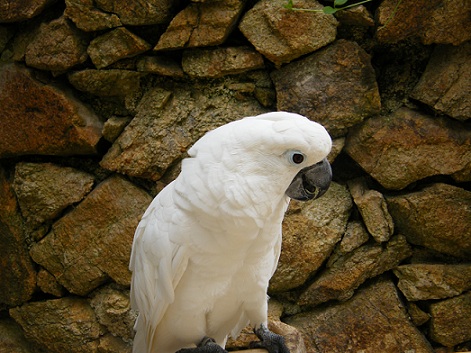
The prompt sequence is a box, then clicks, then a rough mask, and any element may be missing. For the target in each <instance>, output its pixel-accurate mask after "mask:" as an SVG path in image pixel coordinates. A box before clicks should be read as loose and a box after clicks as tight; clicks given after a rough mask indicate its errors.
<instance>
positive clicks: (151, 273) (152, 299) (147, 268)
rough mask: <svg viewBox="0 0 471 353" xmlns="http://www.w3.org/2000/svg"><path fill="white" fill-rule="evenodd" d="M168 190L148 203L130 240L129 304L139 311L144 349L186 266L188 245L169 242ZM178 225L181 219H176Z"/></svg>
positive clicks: (172, 223) (172, 214)
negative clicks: (131, 245)
mask: <svg viewBox="0 0 471 353" xmlns="http://www.w3.org/2000/svg"><path fill="white" fill-rule="evenodd" d="M177 214H178V212H177V211H176V210H175V205H174V204H173V202H172V199H171V188H166V189H164V190H163V191H162V192H161V193H160V194H159V195H158V196H157V197H156V198H155V199H154V200H153V201H152V203H151V204H150V206H149V208H148V209H147V211H146V212H145V214H144V216H143V217H142V219H141V222H140V223H139V225H138V227H137V229H136V232H135V235H134V241H133V247H132V253H131V260H130V266H129V268H130V270H131V271H132V272H133V275H132V281H131V305H132V307H133V308H135V309H137V310H138V311H139V319H138V321H139V330H138V333H140V334H141V335H142V332H139V331H142V328H144V335H143V337H142V338H144V340H145V346H146V348H147V349H149V348H150V347H152V345H153V342H152V340H153V337H154V333H155V330H156V327H157V325H158V324H159V322H160V321H161V320H162V317H163V316H164V314H165V312H166V310H167V308H168V306H169V305H170V304H171V303H172V302H173V301H174V295H175V292H174V290H175V288H176V286H177V285H178V282H179V281H180V279H181V277H182V275H183V273H184V272H185V269H186V267H187V264H188V251H187V246H185V245H182V244H177V243H175V242H173V241H172V239H171V238H170V237H169V234H172V232H173V230H174V229H175V227H176V226H177V219H176V218H177V217H178V216H177ZM179 221H180V222H181V219H180V220H179Z"/></svg>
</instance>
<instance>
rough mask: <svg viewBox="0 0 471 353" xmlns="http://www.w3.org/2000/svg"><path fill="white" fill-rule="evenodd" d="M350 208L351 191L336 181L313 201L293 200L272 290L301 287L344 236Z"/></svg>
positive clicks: (286, 222) (287, 215)
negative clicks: (320, 196) (321, 195)
mask: <svg viewBox="0 0 471 353" xmlns="http://www.w3.org/2000/svg"><path fill="white" fill-rule="evenodd" d="M351 208H352V199H351V197H350V194H349V193H348V191H347V189H346V188H345V186H342V185H340V184H337V183H332V184H331V186H330V188H329V190H328V191H327V192H326V194H325V195H324V196H323V197H322V198H320V199H318V200H316V201H314V202H307V203H301V202H296V201H291V205H290V208H289V210H288V212H287V214H286V216H285V219H284V222H283V243H282V251H281V255H280V260H279V263H278V267H277V269H276V272H275V274H274V275H273V277H272V278H271V280H270V287H269V290H270V292H281V291H286V290H289V289H292V288H296V287H299V286H301V285H302V284H304V282H306V280H307V279H308V278H309V277H310V276H311V275H313V274H314V273H315V272H316V271H317V270H318V269H319V267H320V266H321V265H322V263H323V262H324V261H325V260H326V259H327V258H328V257H329V255H330V254H331V252H332V250H333V249H334V247H335V244H337V243H338V242H339V240H340V239H341V238H342V235H343V233H344V232H345V228H346V226H347V220H348V217H349V216H350V211H351Z"/></svg>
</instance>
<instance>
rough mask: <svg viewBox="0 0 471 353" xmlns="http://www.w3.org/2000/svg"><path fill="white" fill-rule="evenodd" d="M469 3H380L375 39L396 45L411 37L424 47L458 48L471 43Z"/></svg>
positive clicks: (464, 0) (461, 0)
mask: <svg viewBox="0 0 471 353" xmlns="http://www.w3.org/2000/svg"><path fill="white" fill-rule="evenodd" d="M470 11H471V3H470V2H469V1H467V0H457V1H450V0H445V1H441V0H418V1H412V2H400V3H398V2H397V1H395V0H387V1H383V2H382V3H381V5H380V6H379V8H378V11H377V17H378V20H379V23H380V26H379V28H378V30H377V32H376V35H377V37H378V39H379V40H380V41H381V42H385V43H396V42H398V41H401V40H404V39H406V38H408V37H411V36H416V37H419V38H420V39H421V40H422V41H423V43H424V44H432V43H437V44H453V45H459V44H461V43H463V42H466V41H467V40H469V39H471V17H470V16H469V13H470Z"/></svg>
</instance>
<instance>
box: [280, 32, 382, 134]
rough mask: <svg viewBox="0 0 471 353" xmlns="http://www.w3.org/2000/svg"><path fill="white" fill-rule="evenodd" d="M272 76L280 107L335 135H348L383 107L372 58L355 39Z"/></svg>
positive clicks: (342, 41)
mask: <svg viewBox="0 0 471 353" xmlns="http://www.w3.org/2000/svg"><path fill="white" fill-rule="evenodd" d="M272 78H273V82H274V84H275V87H276V93H277V108H278V110H285V111H292V112H296V113H299V114H301V115H304V116H307V117H308V118H310V119H312V120H314V121H317V122H319V123H321V124H322V125H324V126H325V127H326V129H327V130H328V131H329V133H330V134H331V135H332V136H333V137H338V136H343V135H345V134H346V132H347V129H348V128H350V127H351V126H353V125H355V124H358V123H360V122H361V121H363V119H365V118H367V117H369V116H372V115H376V114H378V113H379V110H380V108H381V102H380V97H379V91H378V85H377V84H376V77H375V72H374V69H373V67H372V66H371V64H370V57H369V55H368V54H367V53H366V52H365V51H364V50H363V49H361V48H360V46H359V45H358V44H356V43H354V42H349V41H346V40H338V41H336V42H335V43H334V44H332V45H330V46H329V47H327V48H325V49H322V50H319V51H318V52H316V53H314V54H312V55H310V56H308V57H306V58H304V59H301V60H299V61H296V62H294V63H291V64H289V65H286V66H285V67H283V68H281V69H280V70H277V71H274V72H273V73H272ZM300 82H302V84H300Z"/></svg>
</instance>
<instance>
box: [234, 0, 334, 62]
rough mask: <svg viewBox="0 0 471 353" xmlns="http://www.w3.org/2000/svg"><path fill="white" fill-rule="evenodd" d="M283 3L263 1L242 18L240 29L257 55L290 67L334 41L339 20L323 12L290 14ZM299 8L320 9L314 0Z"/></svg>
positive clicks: (303, 2) (298, 3) (306, 0)
mask: <svg viewBox="0 0 471 353" xmlns="http://www.w3.org/2000/svg"><path fill="white" fill-rule="evenodd" d="M285 4H286V1H283V0H275V1H274V0H262V1H259V2H257V3H256V4H255V6H254V7H253V8H251V9H250V10H249V11H247V13H246V14H245V15H244V17H243V18H242V21H241V22H240V24H239V29H240V30H241V32H242V33H243V34H244V36H245V37H247V39H248V40H249V41H250V42H251V43H252V44H253V46H254V47H255V48H256V49H257V51H258V52H260V53H261V54H263V55H264V56H265V57H266V58H267V59H269V60H270V61H272V62H274V63H275V64H276V65H278V66H279V65H281V64H283V63H288V62H290V61H292V60H294V59H296V58H299V57H300V56H302V55H305V54H308V53H311V52H313V51H315V50H317V49H319V48H321V47H323V46H325V45H327V44H329V43H330V42H333V41H334V40H335V36H336V34H337V20H336V19H335V18H334V16H332V15H326V14H324V13H320V12H297V11H289V10H287V9H285V8H284V6H283V5H285ZM296 6H297V7H303V8H311V9H319V8H321V7H322V6H321V5H320V4H319V3H318V2H317V1H314V0H300V1H296Z"/></svg>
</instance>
